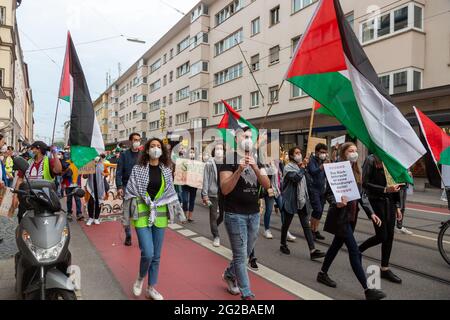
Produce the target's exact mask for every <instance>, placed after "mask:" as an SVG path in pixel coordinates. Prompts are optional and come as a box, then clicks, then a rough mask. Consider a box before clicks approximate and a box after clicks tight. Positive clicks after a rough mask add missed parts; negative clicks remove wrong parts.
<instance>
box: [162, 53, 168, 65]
mask: <svg viewBox="0 0 450 320" xmlns="http://www.w3.org/2000/svg"><path fill="white" fill-rule="evenodd" d="M166 63H167V53H164V55H163V64H166Z"/></svg>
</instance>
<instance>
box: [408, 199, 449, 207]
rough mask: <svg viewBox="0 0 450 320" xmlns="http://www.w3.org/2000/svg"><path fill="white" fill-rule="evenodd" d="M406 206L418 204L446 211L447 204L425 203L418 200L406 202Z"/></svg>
mask: <svg viewBox="0 0 450 320" xmlns="http://www.w3.org/2000/svg"><path fill="white" fill-rule="evenodd" d="M439 201H440V200H439ZM406 204H407V205H408V204H420V205H423V206H428V207H433V208H441V209H448V206H447V204H446V203H445V202H444V201H442V204H441V203H437V202H426V201H420V200H407V201H406Z"/></svg>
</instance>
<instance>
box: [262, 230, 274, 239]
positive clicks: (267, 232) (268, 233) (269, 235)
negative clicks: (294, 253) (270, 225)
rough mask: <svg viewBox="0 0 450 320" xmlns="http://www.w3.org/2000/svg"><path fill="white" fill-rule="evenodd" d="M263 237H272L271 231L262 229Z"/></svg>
mask: <svg viewBox="0 0 450 320" xmlns="http://www.w3.org/2000/svg"><path fill="white" fill-rule="evenodd" d="M264 237H265V238H266V239H273V235H272V232H270V230H266V231H264Z"/></svg>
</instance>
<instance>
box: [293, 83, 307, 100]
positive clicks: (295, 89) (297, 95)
mask: <svg viewBox="0 0 450 320" xmlns="http://www.w3.org/2000/svg"><path fill="white" fill-rule="evenodd" d="M304 96H306V95H305V93H304V92H303V90H302V89H300V88H299V87H297V86H295V85H293V84H291V98H292V99H295V98H300V97H304Z"/></svg>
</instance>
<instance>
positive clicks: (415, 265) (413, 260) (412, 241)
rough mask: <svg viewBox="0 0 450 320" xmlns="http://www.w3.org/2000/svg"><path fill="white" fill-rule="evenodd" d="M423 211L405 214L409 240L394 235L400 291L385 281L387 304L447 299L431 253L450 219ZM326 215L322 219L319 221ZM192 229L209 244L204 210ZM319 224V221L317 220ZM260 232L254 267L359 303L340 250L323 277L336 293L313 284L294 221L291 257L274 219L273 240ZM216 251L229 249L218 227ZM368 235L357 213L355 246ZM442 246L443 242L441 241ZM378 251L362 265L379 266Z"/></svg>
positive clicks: (448, 287)
mask: <svg viewBox="0 0 450 320" xmlns="http://www.w3.org/2000/svg"><path fill="white" fill-rule="evenodd" d="M429 210H430V211H428V210H423V211H425V212H423V211H421V210H413V209H407V211H406V218H405V222H404V224H405V226H406V227H408V228H410V229H411V231H413V232H414V235H412V236H411V235H402V234H396V235H395V240H394V247H393V251H392V255H391V264H392V270H393V271H394V272H395V273H396V274H397V275H398V276H400V277H401V278H402V280H403V283H402V284H401V285H398V284H393V283H390V282H387V281H385V280H382V281H381V288H382V290H383V291H384V292H385V293H386V294H387V295H388V299H401V300H408V299H445V300H447V299H450V266H449V265H447V264H446V263H445V261H444V260H443V259H442V257H441V256H440V254H439V251H438V248H437V241H436V239H437V233H438V232H439V226H440V225H441V221H446V220H448V219H449V218H450V215H446V214H442V213H432V212H431V211H433V210H435V209H434V208H431V207H430V208H429ZM325 215H326V213H325V214H324V217H325ZM194 220H195V222H193V223H188V224H186V225H184V227H185V228H187V229H190V230H192V231H194V232H196V233H198V234H200V235H203V236H205V237H207V238H209V239H212V235H211V233H210V229H209V212H208V208H206V207H205V206H203V205H201V204H200V202H199V201H197V204H196V207H195V210H194ZM323 220H324V218H323ZM263 230H264V226H263V224H262V219H261V227H260V232H259V238H258V241H257V243H256V248H255V251H256V256H257V258H258V262H259V263H261V264H263V265H265V266H267V267H269V268H271V269H273V270H276V271H277V272H279V273H281V274H283V275H285V276H287V277H289V278H291V279H293V280H295V281H297V282H300V283H302V284H304V285H306V286H308V287H310V288H312V289H314V290H317V291H319V292H321V293H323V294H325V295H327V296H329V297H331V298H334V299H362V298H363V291H362V288H361V286H360V285H359V283H358V282H357V280H356V277H355V276H354V274H353V272H352V270H351V267H350V263H349V260H348V255H347V252H346V249H345V247H344V248H343V249H342V250H341V252H340V253H339V254H338V256H337V258H336V260H335V261H334V263H333V265H332V267H331V269H330V271H329V275H330V277H332V279H334V280H335V281H336V282H337V283H338V287H337V288H335V289H333V288H328V287H326V286H324V285H322V284H320V283H318V282H317V281H316V276H317V272H318V271H319V270H320V267H321V261H318V262H314V261H311V260H310V259H309V253H308V247H307V243H306V240H305V239H304V236H303V230H302V229H301V225H300V222H299V220H298V219H296V218H295V219H294V220H293V222H292V225H291V228H290V232H291V233H292V234H293V235H295V236H296V237H297V240H296V242H295V243H290V244H289V248H290V249H291V255H290V256H286V255H283V254H282V253H281V252H280V251H279V247H280V230H281V218H280V215H277V214H275V213H273V214H272V220H271V231H272V234H273V236H274V238H273V239H270V240H269V239H265V238H264V237H263V235H262V234H263ZM219 231H220V234H221V243H222V245H224V246H226V247H227V248H230V246H229V241H228V236H227V234H226V231H225V228H224V225H223V224H222V225H221V226H220V227H219ZM322 234H323V235H324V236H325V237H326V239H325V240H324V241H321V242H320V243H317V248H319V249H321V250H324V251H326V250H327V248H328V246H329V244H330V243H331V240H332V235H330V234H327V233H326V232H322ZM373 234H374V230H373V226H372V223H371V222H370V221H369V220H368V219H367V217H366V216H365V214H364V213H363V212H360V215H359V220H358V225H357V228H356V233H355V235H356V240H357V241H358V243H361V242H363V241H364V240H365V239H367V238H369V237H371V236H372V235H373ZM447 240H449V239H448V238H447ZM380 258H381V247H380V246H378V247H375V248H372V249H370V250H368V251H367V252H365V253H364V255H363V265H364V267H365V268H367V267H368V266H369V265H379V264H380V260H379V259H380Z"/></svg>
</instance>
